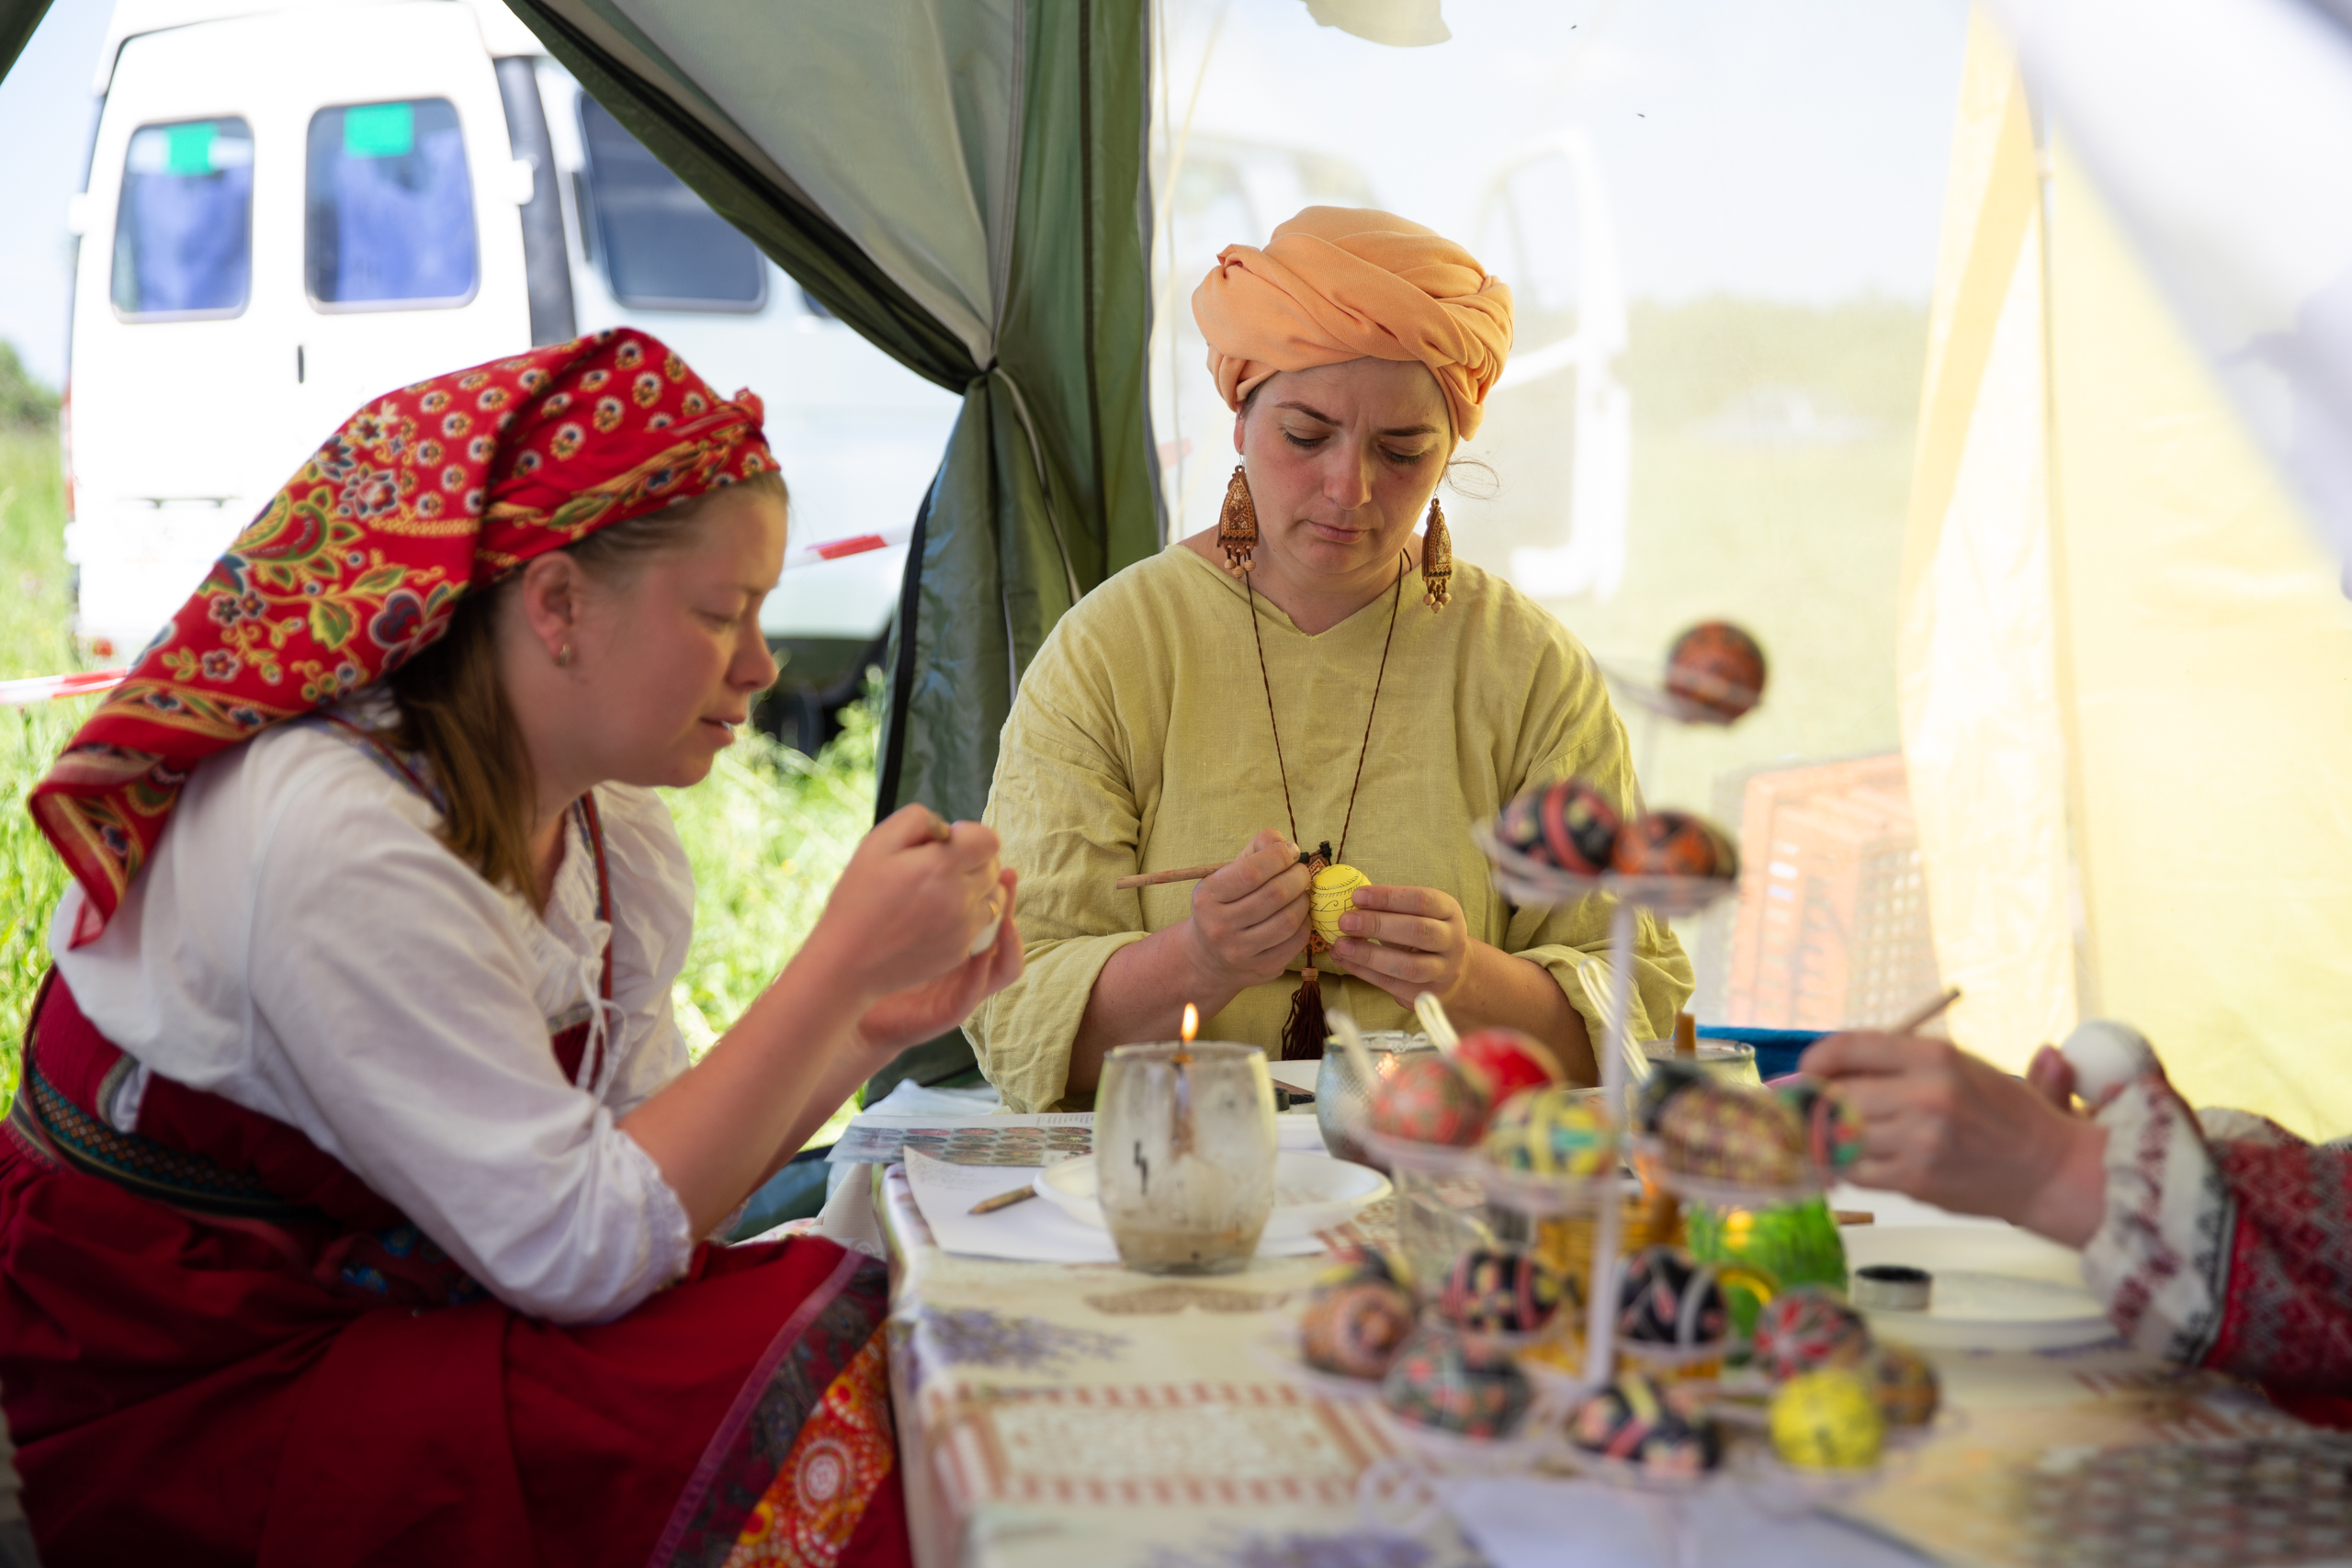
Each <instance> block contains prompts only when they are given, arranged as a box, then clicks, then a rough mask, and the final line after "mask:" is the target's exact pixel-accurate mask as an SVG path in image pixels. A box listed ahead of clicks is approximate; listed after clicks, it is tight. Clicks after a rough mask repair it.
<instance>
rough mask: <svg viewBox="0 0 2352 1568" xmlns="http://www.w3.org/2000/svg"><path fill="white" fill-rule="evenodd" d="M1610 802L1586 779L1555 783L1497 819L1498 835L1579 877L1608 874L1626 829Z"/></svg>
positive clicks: (1532, 791) (1525, 795) (1537, 788)
mask: <svg viewBox="0 0 2352 1568" xmlns="http://www.w3.org/2000/svg"><path fill="white" fill-rule="evenodd" d="M1622 825H1623V824H1622V821H1621V819H1620V818H1619V817H1618V815H1617V808H1616V807H1613V806H1611V805H1610V804H1609V797H1608V796H1607V795H1603V794H1601V793H1600V791H1599V790H1598V789H1596V788H1594V787H1593V786H1592V785H1591V784H1587V783H1586V782H1585V781H1584V780H1582V779H1554V780H1552V781H1551V782H1550V783H1548V784H1534V785H1532V786H1530V787H1529V788H1527V789H1525V790H1522V791H1521V792H1520V794H1519V795H1517V796H1516V797H1514V798H1513V799H1512V801H1511V803H1510V805H1509V806H1506V807H1503V810H1502V814H1501V816H1499V817H1498V818H1496V821H1495V834H1496V836H1497V837H1498V838H1499V839H1501V840H1502V841H1503V842H1504V843H1506V844H1509V845H1510V847H1511V848H1512V849H1515V850H1517V851H1518V852H1520V853H1521V854H1523V855H1525V856H1527V858H1528V859H1530V860H1533V861H1540V862H1542V863H1544V864H1545V865H1555V866H1558V867H1559V868H1560V869H1561V870H1562V871H1566V872H1573V873H1574V874H1577V875H1578V876H1598V875H1600V874H1601V873H1602V872H1604V871H1607V870H1608V869H1609V854H1610V852H1611V850H1612V849H1613V848H1615V846H1616V843H1617V830H1618V829H1619V828H1620V827H1621V826H1622Z"/></svg>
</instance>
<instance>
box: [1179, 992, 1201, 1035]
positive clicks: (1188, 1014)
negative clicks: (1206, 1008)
mask: <svg viewBox="0 0 2352 1568" xmlns="http://www.w3.org/2000/svg"><path fill="white" fill-rule="evenodd" d="M1199 1032H1201V1010H1200V1009H1198V1008H1196V1007H1194V1006H1193V1004H1192V1003H1190V1002H1186V1003H1185V1004H1184V1027H1183V1028H1182V1030H1180V1031H1179V1034H1180V1035H1181V1036H1182V1039H1183V1042H1184V1043H1185V1044H1187V1045H1190V1044H1191V1043H1193V1035H1195V1034H1198V1033H1199Z"/></svg>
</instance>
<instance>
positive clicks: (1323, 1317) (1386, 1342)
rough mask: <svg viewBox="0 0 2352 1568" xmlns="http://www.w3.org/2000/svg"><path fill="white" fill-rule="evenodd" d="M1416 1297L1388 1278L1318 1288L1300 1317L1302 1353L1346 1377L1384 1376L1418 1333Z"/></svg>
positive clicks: (1312, 1362)
mask: <svg viewBox="0 0 2352 1568" xmlns="http://www.w3.org/2000/svg"><path fill="white" fill-rule="evenodd" d="M1413 1321H1414V1313H1413V1298H1412V1297H1410V1296H1408V1295H1407V1294H1406V1293H1405V1292H1403V1291H1401V1290H1399V1289H1397V1286H1395V1285H1394V1284H1391V1283H1389V1282H1388V1281H1386V1280H1351V1281H1350V1282H1349V1283H1347V1284H1344V1285H1338V1286H1334V1287H1333V1288H1331V1289H1329V1290H1327V1291H1322V1292H1317V1295H1316V1297H1315V1299H1314V1300H1313V1301H1311V1302H1309V1303H1306V1315H1305V1316H1304V1317H1302V1318H1301V1319H1300V1320H1299V1325H1298V1341H1299V1353H1300V1354H1301V1355H1302V1356H1304V1357H1305V1358H1306V1364H1307V1365H1308V1366H1310V1367H1316V1368H1319V1369H1321V1370H1322V1371H1327V1372H1337V1373H1338V1374H1340V1376H1341V1377H1345V1378H1377V1377H1381V1376H1384V1375H1385V1373H1386V1372H1387V1371H1388V1368H1389V1365H1390V1363H1391V1362H1393V1361H1395V1360H1396V1359H1397V1351H1398V1350H1399V1349H1401V1348H1403V1347H1404V1344H1405V1341H1406V1340H1407V1339H1408V1337H1411V1335H1412V1332H1413Z"/></svg>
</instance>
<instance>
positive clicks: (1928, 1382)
mask: <svg viewBox="0 0 2352 1568" xmlns="http://www.w3.org/2000/svg"><path fill="white" fill-rule="evenodd" d="M1870 1371H1871V1397H1872V1398H1873V1399H1875V1400H1877V1401H1878V1413H1879V1414H1880V1415H1881V1416H1884V1417H1885V1418H1886V1424H1887V1425H1888V1426H1890V1427H1924V1426H1926V1425H1927V1424H1928V1422H1930V1421H1932V1420H1934V1419H1935V1418H1936V1406H1937V1404H1939V1403H1940V1402H1941V1399H1942V1393H1943V1391H1942V1387H1941V1385H1940V1384H1939V1382H1938V1381H1937V1378H1936V1369H1935V1368H1934V1367H1932V1366H1930V1365H1929V1364H1928V1358H1927V1357H1925V1356H1922V1355H1921V1354H1919V1352H1918V1351H1917V1350H1914V1349H1912V1348H1910V1347H1909V1346H1908V1345H1882V1346H1880V1347H1879V1348H1878V1352H1877V1354H1875V1355H1873V1356H1872V1357H1871V1365H1870Z"/></svg>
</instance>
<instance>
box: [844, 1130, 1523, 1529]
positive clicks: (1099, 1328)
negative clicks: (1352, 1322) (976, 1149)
mask: <svg viewBox="0 0 2352 1568" xmlns="http://www.w3.org/2000/svg"><path fill="white" fill-rule="evenodd" d="M882 1196H883V1201H882V1202H881V1203H880V1204H879V1205H877V1207H878V1208H879V1209H880V1210H881V1212H882V1216H883V1220H884V1224H885V1228H886V1230H887V1232H888V1237H889V1242H890V1250H891V1269H892V1274H893V1277H894V1279H893V1287H894V1288H893V1295H894V1300H895V1302H896V1304H897V1310H896V1313H895V1315H894V1317H893V1320H892V1323H891V1359H890V1364H891V1383H892V1394H893V1397H894V1399H895V1401H896V1403H897V1406H898V1417H899V1446H900V1452H901V1456H902V1462H903V1464H904V1475H905V1480H906V1488H907V1506H908V1509H909V1513H910V1518H911V1520H912V1523H913V1526H914V1529H915V1536H916V1551H917V1560H918V1562H920V1563H921V1564H922V1568H951V1565H954V1564H959V1563H969V1564H989V1565H998V1564H1002V1565H1006V1568H1011V1565H1013V1564H1019V1565H1020V1568H1061V1565H1064V1564H1068V1565H1069V1568H1080V1565H1084V1568H1128V1565H1132V1568H1290V1565H1292V1564H1296V1565H1298V1568H1309V1565H1312V1568H1449V1564H1453V1563H1461V1564H1465V1565H1466V1564H1470V1563H1476V1562H1478V1558H1477V1556H1476V1553H1475V1552H1474V1551H1470V1549H1469V1548H1468V1547H1467V1546H1466V1545H1464V1543H1463V1542H1462V1541H1461V1540H1460V1539H1459V1538H1458V1537H1450V1532H1449V1531H1447V1530H1446V1529H1445V1528H1444V1527H1442V1526H1441V1527H1440V1529H1439V1536H1440V1538H1441V1539H1439V1540H1435V1541H1420V1542H1416V1541H1413V1540H1403V1539H1400V1538H1396V1537H1389V1536H1384V1535H1381V1534H1378V1533H1376V1532H1374V1531H1371V1530H1368V1529H1365V1528H1364V1525H1363V1521H1362V1520H1361V1518H1360V1517H1358V1515H1357V1511H1356V1506H1355V1485H1356V1477H1357V1476H1358V1475H1359V1474H1361V1473H1362V1472H1363V1469H1364V1467H1365V1466H1366V1465H1368V1464H1370V1463H1371V1462H1373V1461H1374V1460H1376V1459H1379V1458H1381V1457H1384V1456H1385V1455H1386V1454H1388V1453H1389V1452H1391V1451H1392V1450H1391V1449H1390V1446H1389V1444H1388V1443H1387V1441H1386V1440H1385V1438H1383V1436H1382V1434H1381V1432H1380V1430H1379V1428H1378V1427H1376V1426H1374V1424H1373V1422H1372V1421H1371V1419H1370V1418H1368V1416H1366V1415H1365V1414H1364V1412H1363V1409H1362V1407H1360V1406H1354V1405H1349V1404H1335V1403H1333V1402H1330V1401H1328V1400H1324V1399H1319V1398H1317V1397H1316V1396H1315V1395H1314V1394H1312V1393H1308V1392H1306V1391H1305V1390H1304V1389H1301V1388H1299V1387H1298V1386H1296V1385H1295V1384H1294V1383H1292V1382H1288V1381H1286V1380H1285V1379H1284V1378H1283V1376H1282V1375H1281V1373H1280V1372H1279V1371H1277V1370H1276V1369H1275V1367H1274V1366H1272V1365H1271V1364H1269V1362H1268V1361H1267V1360H1266V1359H1264V1358H1263V1357H1261V1354H1260V1353H1259V1351H1258V1349H1257V1343H1258V1341H1259V1340H1261V1338H1262V1337H1265V1336H1266V1335H1267V1334H1268V1333H1269V1332H1270V1331H1271V1330H1272V1327H1273V1326H1274V1322H1275V1320H1273V1319H1272V1318H1270V1317H1269V1316H1268V1315H1267V1314H1269V1313H1271V1312H1272V1311H1274V1310H1275V1309H1277V1308H1279V1307H1281V1306H1282V1305H1283V1303H1284V1302H1286V1301H1289V1300H1291V1299H1292V1298H1293V1297H1295V1296H1300V1295H1303V1294H1304V1292H1306V1289H1307V1288H1308V1286H1309V1285H1310V1284H1311V1283H1312V1282H1313V1280H1314V1279H1315V1276H1316V1274H1317V1272H1318V1271H1319V1270H1320V1269H1322V1268H1323V1267H1324V1264H1325V1261H1326V1259H1324V1258H1274V1259H1268V1258H1261V1259H1258V1260H1256V1261H1254V1262H1253V1263H1252V1264H1251V1265H1250V1268H1248V1269H1245V1270H1243V1271H1241V1272H1239V1273H1236V1274H1227V1275H1222V1276H1218V1277H1216V1278H1215V1279H1205V1280H1163V1279H1154V1278H1152V1277H1149V1276H1148V1275H1143V1274H1136V1273H1130V1272H1129V1271H1127V1270H1126V1269H1123V1268H1120V1267H1119V1266H1118V1265H1116V1264H1108V1263H1104V1264H1058V1263H1055V1264H1048V1263H1005V1262H996V1261H992V1260H989V1259H986V1258H958V1257H954V1256H951V1255H949V1254H947V1253H944V1252H942V1251H941V1250H939V1248H938V1247H937V1246H936V1245H935V1244H934V1243H933V1240H932V1235H931V1229H930V1227H929V1226H928V1225H926V1224H924V1223H923V1218H922V1213H921V1211H920V1210H918V1209H917V1208H916V1206H915V1204H914V1201H913V1198H912V1195H911V1193H910V1190H909V1189H908V1186H907V1180H906V1173H905V1170H904V1168H902V1167H899V1166H892V1167H890V1168H888V1172H887V1174H886V1175H885V1176H884V1177H883V1178H882ZM1385 1204H1386V1200H1383V1201H1382V1202H1381V1203H1380V1204H1376V1205H1374V1210H1373V1211H1367V1213H1365V1214H1364V1215H1363V1218H1362V1219H1361V1220H1360V1221H1359V1224H1361V1225H1363V1226H1364V1227H1366V1228H1367V1229H1369V1230H1372V1231H1374V1233H1375V1234H1376V1232H1377V1229H1378V1227H1379V1226H1380V1225H1381V1224H1383V1223H1384V1222H1385V1215H1384V1214H1382V1213H1379V1212H1378V1211H1379V1210H1380V1209H1382V1208H1384V1207H1385ZM1448 1537H1450V1539H1448Z"/></svg>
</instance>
